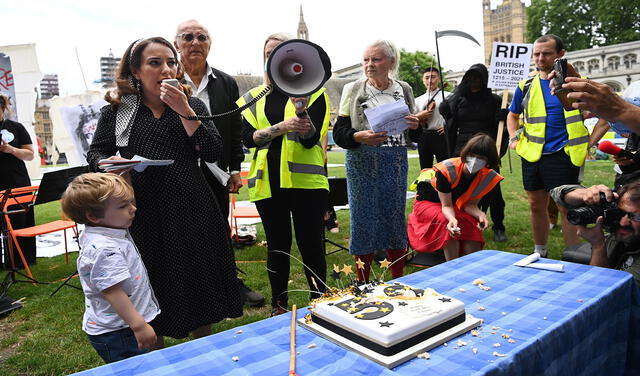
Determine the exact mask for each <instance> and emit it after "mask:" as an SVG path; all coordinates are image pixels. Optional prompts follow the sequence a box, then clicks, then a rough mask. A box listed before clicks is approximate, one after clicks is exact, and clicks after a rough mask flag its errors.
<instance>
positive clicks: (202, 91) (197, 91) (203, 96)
mask: <svg viewBox="0 0 640 376" xmlns="http://www.w3.org/2000/svg"><path fill="white" fill-rule="evenodd" d="M210 75H211V76H212V77H213V78H216V75H215V74H213V70H211V67H210V66H209V64H207V71H206V72H205V74H204V77H202V81H200V86H198V87H196V84H194V83H193V81H192V80H191V77H189V74H187V72H184V79H185V81H187V83H188V84H189V86H191V89H192V90H193V94H192V95H191V96H192V97H197V98H198V99H200V100H201V101H203V102H204V105H205V106H207V110H209V113H211V105H210V103H209V92H208V91H207V85H208V84H209V76H210Z"/></svg>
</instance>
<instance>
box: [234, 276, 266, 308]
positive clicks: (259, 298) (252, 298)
mask: <svg viewBox="0 0 640 376" xmlns="http://www.w3.org/2000/svg"><path fill="white" fill-rule="evenodd" d="M238 283H239V284H240V293H241V294H242V298H243V299H244V304H246V305H248V306H249V307H262V306H263V305H264V296H263V295H262V294H260V293H259V292H257V291H253V290H251V289H250V288H249V287H247V285H245V284H244V282H243V281H242V280H241V279H240V278H238Z"/></svg>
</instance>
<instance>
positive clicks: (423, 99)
mask: <svg viewBox="0 0 640 376" xmlns="http://www.w3.org/2000/svg"><path fill="white" fill-rule="evenodd" d="M434 95H435V97H434ZM449 95H451V93H450V92H448V91H445V92H444V96H445V98H446V97H448V96H449ZM432 97H433V101H434V102H435V103H436V106H435V108H434V109H433V114H432V115H431V117H430V118H428V119H427V127H426V129H428V130H436V129H438V128H440V127H441V126H444V123H445V121H444V117H442V115H440V109H439V107H440V103H442V93H440V89H436V90H434V91H427V92H426V93H424V94H422V95H421V96H419V97H417V98H416V109H417V111H418V112H420V111H424V110H426V109H427V103H428V102H429V100H431V98H432Z"/></svg>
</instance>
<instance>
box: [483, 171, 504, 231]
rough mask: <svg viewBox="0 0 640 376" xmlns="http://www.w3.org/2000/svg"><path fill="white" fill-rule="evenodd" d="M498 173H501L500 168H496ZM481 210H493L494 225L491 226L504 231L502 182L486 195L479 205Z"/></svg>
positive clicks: (492, 219)
mask: <svg viewBox="0 0 640 376" xmlns="http://www.w3.org/2000/svg"><path fill="white" fill-rule="evenodd" d="M494 170H495V171H496V172H497V173H500V168H499V167H498V168H495V169H494ZM478 206H479V207H480V210H482V211H483V212H485V213H486V212H487V210H491V221H492V222H493V226H491V228H492V229H493V230H494V231H495V230H502V231H504V230H505V228H504V206H505V203H504V198H503V197H502V189H500V183H498V184H497V185H496V186H495V187H493V189H492V190H491V191H490V192H489V193H487V195H486V196H484V197H483V198H482V199H481V200H480V202H479V205H478Z"/></svg>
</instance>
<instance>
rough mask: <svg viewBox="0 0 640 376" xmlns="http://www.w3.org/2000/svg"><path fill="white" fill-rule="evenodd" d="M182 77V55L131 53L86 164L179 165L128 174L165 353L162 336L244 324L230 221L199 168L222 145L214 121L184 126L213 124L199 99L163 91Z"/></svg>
mask: <svg viewBox="0 0 640 376" xmlns="http://www.w3.org/2000/svg"><path fill="white" fill-rule="evenodd" d="M182 75H183V71H182V68H181V67H180V66H179V61H178V57H177V53H176V51H175V49H174V48H173V46H172V45H171V43H169V42H168V41H166V40H165V39H163V38H159V37H156V38H148V39H144V40H138V41H136V42H134V43H132V45H131V46H129V48H128V49H127V51H126V52H125V55H124V56H123V58H122V60H121V62H120V66H119V67H118V72H117V79H116V81H117V88H116V90H115V91H114V92H113V93H110V94H107V98H106V99H107V100H108V101H109V102H110V103H111V104H110V105H108V106H106V107H104V108H103V110H102V114H101V117H100V120H99V122H98V126H97V129H96V133H95V136H94V139H93V143H92V145H91V148H90V150H89V152H88V154H87V161H88V162H89V164H90V166H91V168H92V169H93V170H94V171H95V170H97V169H98V162H99V161H100V160H102V159H105V158H109V159H122V157H123V158H127V159H129V158H132V157H133V156H134V155H140V156H142V157H144V158H147V159H171V160H173V161H174V162H173V163H172V164H171V165H168V166H150V167H147V168H146V169H145V170H144V171H140V172H138V171H135V170H131V171H127V173H128V174H130V179H131V183H132V185H133V188H134V190H135V195H136V201H137V202H136V206H137V208H138V211H137V213H136V218H135V220H134V222H133V225H132V226H131V228H130V231H131V235H132V236H133V239H134V240H135V242H136V245H137V246H138V248H139V250H140V254H141V256H142V260H143V261H144V263H145V265H146V267H147V270H148V272H149V278H150V280H151V285H152V287H153V290H154V292H155V295H156V297H157V298H158V302H159V305H160V309H161V313H160V315H159V316H158V317H157V318H156V319H155V320H154V321H153V322H152V323H151V325H152V326H153V327H154V329H155V331H156V333H157V334H158V336H159V337H158V338H159V342H158V343H157V347H162V346H163V342H162V337H161V336H165V335H166V336H170V337H174V338H184V337H186V336H187V335H188V334H189V332H192V334H193V336H194V337H196V338H197V337H201V336H205V335H208V334H210V333H211V324H212V323H216V322H218V321H220V320H222V319H224V318H227V317H239V316H241V315H242V297H241V294H240V291H239V288H238V284H237V283H236V269H235V262H234V255H233V251H232V250H231V248H230V246H229V242H228V240H227V239H226V236H227V235H226V234H227V230H226V229H225V226H226V224H225V222H224V221H225V219H224V218H222V215H221V214H220V209H219V207H218V206H217V203H216V200H215V197H214V196H213V193H212V192H211V190H210V189H209V185H208V184H207V182H206V181H205V179H204V177H203V175H202V173H201V171H200V169H199V168H198V159H199V158H202V159H203V160H205V161H207V162H215V161H216V160H217V158H218V156H219V154H220V152H221V150H222V138H221V137H220V135H219V134H218V132H217V130H216V128H215V126H214V125H213V123H212V122H211V121H203V122H200V121H190V120H187V119H185V118H182V117H181V115H182V116H193V115H196V114H198V115H208V113H207V109H206V107H205V106H204V104H203V103H202V102H201V101H200V100H199V99H197V98H194V97H189V95H188V93H187V94H186V95H185V90H188V89H185V88H183V87H180V88H176V87H174V86H171V85H169V84H168V83H166V82H162V80H164V79H174V78H178V79H180V78H182ZM117 152H119V155H120V156H121V157H119V156H116V153H117ZM123 172H124V171H123Z"/></svg>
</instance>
